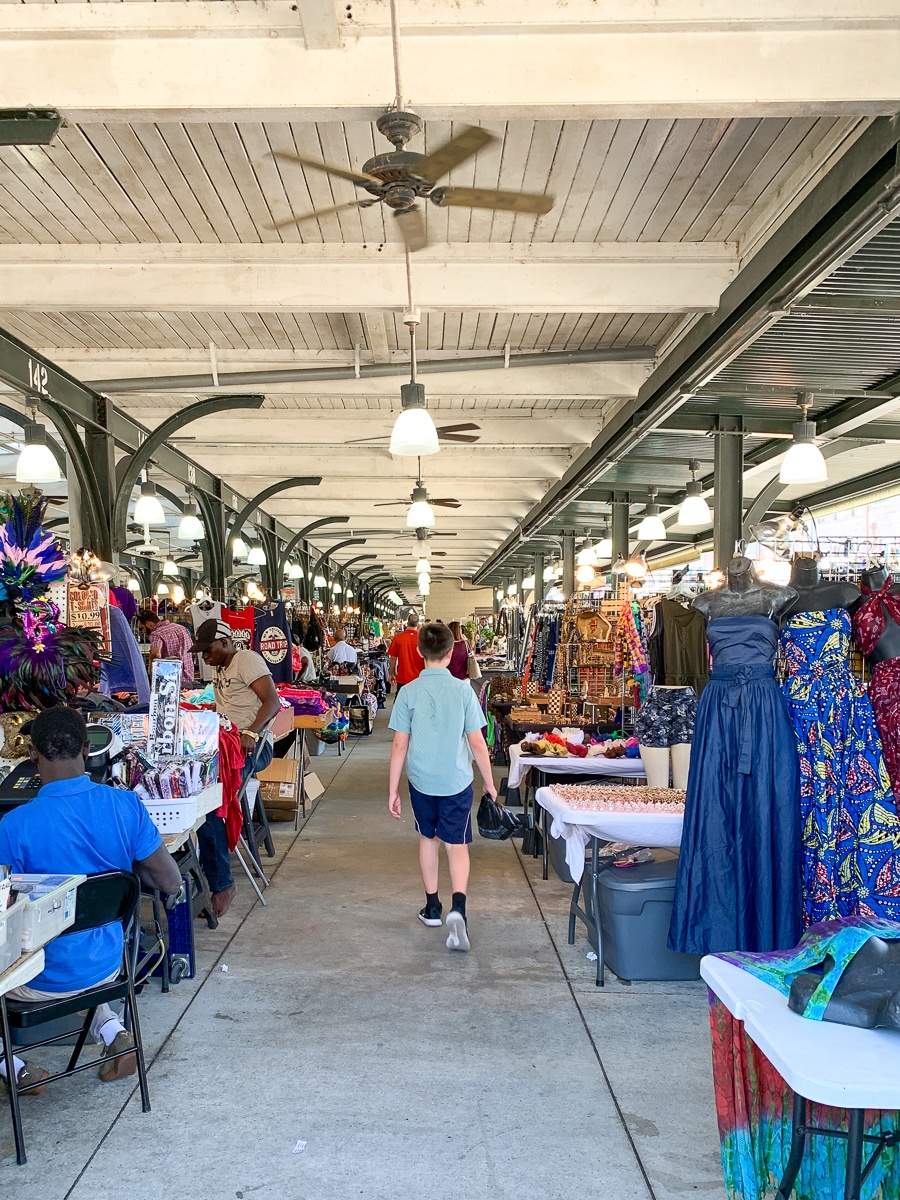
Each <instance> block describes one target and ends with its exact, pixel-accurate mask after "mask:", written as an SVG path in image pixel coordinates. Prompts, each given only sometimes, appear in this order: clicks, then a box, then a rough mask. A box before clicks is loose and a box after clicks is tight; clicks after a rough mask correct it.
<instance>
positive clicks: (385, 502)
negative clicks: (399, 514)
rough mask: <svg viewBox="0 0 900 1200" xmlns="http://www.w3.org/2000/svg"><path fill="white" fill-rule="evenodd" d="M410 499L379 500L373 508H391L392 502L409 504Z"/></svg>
mask: <svg viewBox="0 0 900 1200" xmlns="http://www.w3.org/2000/svg"><path fill="white" fill-rule="evenodd" d="M408 503H409V501H408V500H379V502H378V503H377V504H373V505H372V507H373V508H390V507H391V505H392V504H408Z"/></svg>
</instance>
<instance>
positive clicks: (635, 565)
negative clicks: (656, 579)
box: [625, 554, 650, 579]
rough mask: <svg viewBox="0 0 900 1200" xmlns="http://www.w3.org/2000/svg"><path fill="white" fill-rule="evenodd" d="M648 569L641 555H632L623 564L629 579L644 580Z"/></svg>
mask: <svg viewBox="0 0 900 1200" xmlns="http://www.w3.org/2000/svg"><path fill="white" fill-rule="evenodd" d="M649 569H650V568H649V567H648V566H647V560H646V558H644V556H643V554H635V555H632V557H631V558H629V560H628V562H627V563H626V564H625V574H626V575H627V576H628V578H629V579H644V578H646V575H647V571H648V570H649Z"/></svg>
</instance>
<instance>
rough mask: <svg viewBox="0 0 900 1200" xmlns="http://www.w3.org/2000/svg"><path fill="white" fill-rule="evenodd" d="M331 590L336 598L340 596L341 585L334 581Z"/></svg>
mask: <svg viewBox="0 0 900 1200" xmlns="http://www.w3.org/2000/svg"><path fill="white" fill-rule="evenodd" d="M331 590H332V591H333V592H334V594H335V595H336V596H340V595H341V593H342V592H343V590H344V589H343V588H342V587H341V585H340V584H339V583H338V582H337V581H335V582H334V583H333V584H332V585H331Z"/></svg>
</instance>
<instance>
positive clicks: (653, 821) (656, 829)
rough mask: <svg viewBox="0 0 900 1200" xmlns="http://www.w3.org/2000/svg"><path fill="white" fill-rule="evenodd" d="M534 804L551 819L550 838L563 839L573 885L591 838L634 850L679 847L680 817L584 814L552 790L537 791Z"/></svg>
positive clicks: (637, 793) (682, 819)
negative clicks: (567, 804)
mask: <svg viewBox="0 0 900 1200" xmlns="http://www.w3.org/2000/svg"><path fill="white" fill-rule="evenodd" d="M640 794H641V793H640V791H639V790H638V791H636V792H635V796H637V797H639V796H640ZM535 800H536V801H537V803H538V804H539V805H540V806H541V808H543V809H545V810H546V811H547V813H548V814H549V815H550V816H551V817H552V818H553V820H552V823H551V825H550V832H551V834H552V835H553V837H561V838H565V841H566V862H567V864H568V867H569V870H570V872H571V873H572V878H573V879H574V880H575V882H576V883H577V882H578V881H579V879H581V876H582V873H583V872H584V850H585V847H586V846H587V844H588V842H589V841H590V839H591V838H592V837H598V838H603V839H604V840H606V841H610V842H631V843H632V844H633V845H635V846H667V847H670V848H675V847H678V846H680V845H681V827H682V825H683V824H684V816H683V815H682V814H681V813H669V812H661V813H640V812H636V813H628V812H586V811H584V810H583V809H579V808H568V807H567V806H566V802H565V800H563V798H562V797H561V796H559V795H557V793H556V792H554V790H553V788H552V787H542V788H538V790H537V792H536V793H535Z"/></svg>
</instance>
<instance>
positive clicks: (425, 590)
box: [419, 579, 431, 596]
mask: <svg viewBox="0 0 900 1200" xmlns="http://www.w3.org/2000/svg"><path fill="white" fill-rule="evenodd" d="M419 595H420V596H430V595H431V582H430V580H428V579H426V580H425V582H424V583H420V584H419Z"/></svg>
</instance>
